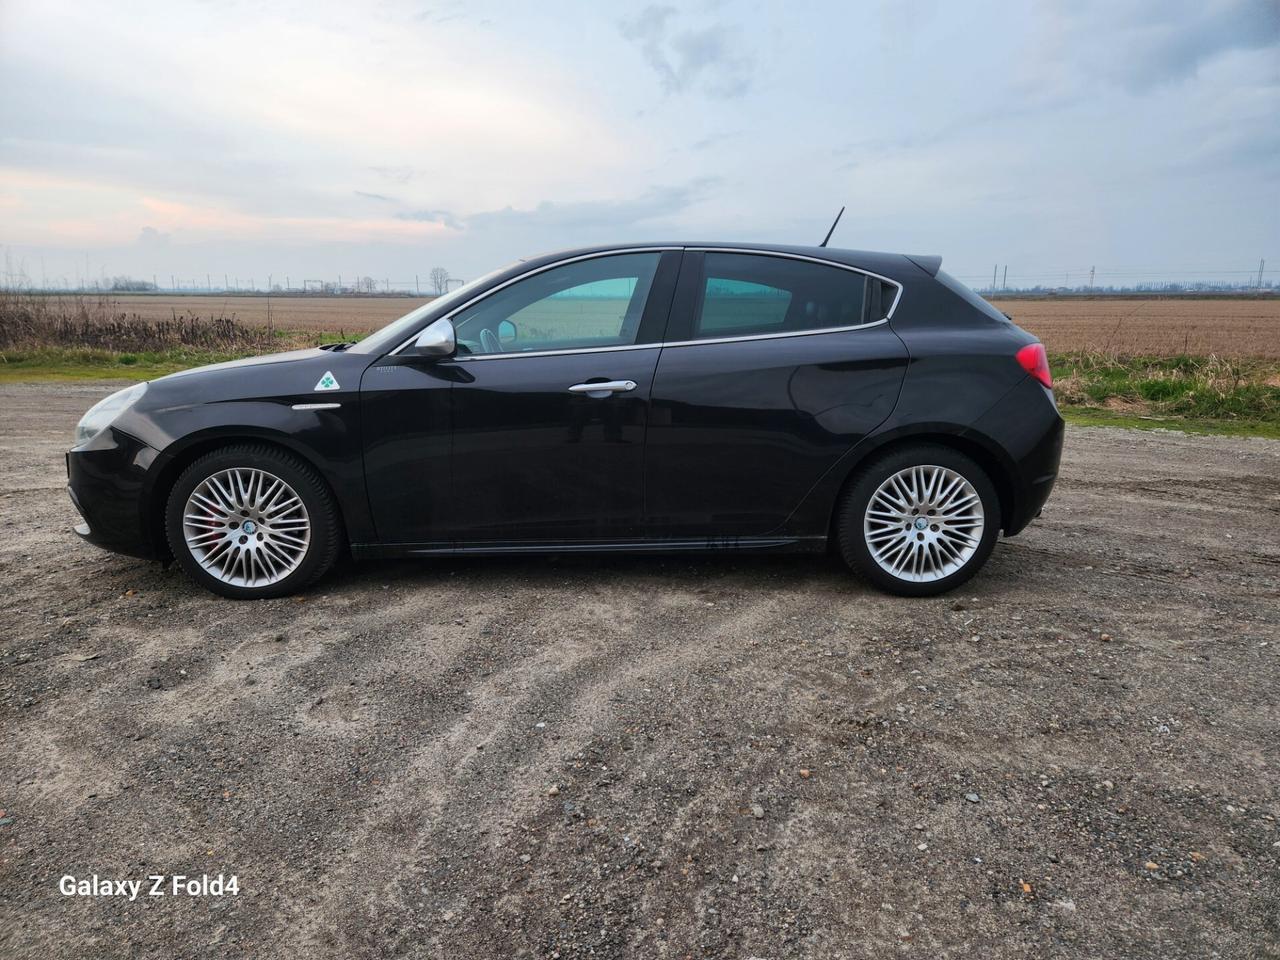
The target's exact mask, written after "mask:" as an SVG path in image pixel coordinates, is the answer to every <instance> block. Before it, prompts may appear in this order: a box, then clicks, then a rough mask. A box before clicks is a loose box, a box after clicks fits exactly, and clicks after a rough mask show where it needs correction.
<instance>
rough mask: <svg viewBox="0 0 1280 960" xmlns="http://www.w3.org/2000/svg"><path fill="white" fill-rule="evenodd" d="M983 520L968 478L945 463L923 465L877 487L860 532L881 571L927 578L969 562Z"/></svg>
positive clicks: (921, 579)
mask: <svg viewBox="0 0 1280 960" xmlns="http://www.w3.org/2000/svg"><path fill="white" fill-rule="evenodd" d="M985 522H986V521H985V517H984V516H983V512H982V498H981V497H980V496H978V491H977V490H975V489H974V486H973V484H972V483H970V482H969V481H968V480H966V479H965V478H964V476H963V475H961V474H959V473H957V472H956V471H954V470H951V469H948V468H947V467H939V466H931V465H921V466H916V467H907V468H905V469H903V470H899V471H898V472H897V473H895V474H893V475H892V476H891V477H889V478H888V479H887V480H885V481H884V483H882V484H880V486H879V487H877V488H876V492H875V493H873V494H872V495H871V500H870V502H869V503H868V504H867V512H866V515H865V516H864V517H863V521H862V531H863V536H864V537H865V538H866V541H867V549H868V550H869V551H870V552H871V556H872V558H873V559H874V560H875V562H876V563H877V564H879V565H880V568H881V569H882V570H884V571H885V572H886V573H888V574H890V575H891V576H894V577H897V578H898V579H899V580H910V581H913V582H915V583H931V582H933V581H935V580H941V579H942V578H943V577H948V576H950V575H951V574H953V573H955V572H956V571H957V570H960V569H961V568H963V567H964V565H965V564H966V563H968V562H969V560H970V558H971V557H972V556H973V555H974V553H975V552H976V551H977V549H978V544H979V543H981V542H982V531H983V526H984V524H985Z"/></svg>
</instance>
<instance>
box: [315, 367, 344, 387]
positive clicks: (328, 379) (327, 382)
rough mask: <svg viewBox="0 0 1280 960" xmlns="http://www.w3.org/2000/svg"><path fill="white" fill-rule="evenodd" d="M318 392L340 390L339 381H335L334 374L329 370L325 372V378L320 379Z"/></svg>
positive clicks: (317, 385)
mask: <svg viewBox="0 0 1280 960" xmlns="http://www.w3.org/2000/svg"><path fill="white" fill-rule="evenodd" d="M316 389H317V390H340V389H341V387H339V386H338V381H337V380H335V379H334V377H333V374H332V373H330V372H329V371H328V370H326V371H325V372H324V376H323V377H321V378H320V382H319V383H317V384H316Z"/></svg>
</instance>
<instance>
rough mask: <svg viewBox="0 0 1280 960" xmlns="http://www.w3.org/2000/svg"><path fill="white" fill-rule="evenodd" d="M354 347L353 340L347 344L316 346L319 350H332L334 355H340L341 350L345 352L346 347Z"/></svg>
mask: <svg viewBox="0 0 1280 960" xmlns="http://www.w3.org/2000/svg"><path fill="white" fill-rule="evenodd" d="M355 345H356V342H355V341H354V340H351V341H349V342H348V343H321V344H317V346H318V347H319V348H320V349H321V350H332V351H333V352H334V353H341V352H342V351H343V350H346V349H347V348H348V347H354V346H355Z"/></svg>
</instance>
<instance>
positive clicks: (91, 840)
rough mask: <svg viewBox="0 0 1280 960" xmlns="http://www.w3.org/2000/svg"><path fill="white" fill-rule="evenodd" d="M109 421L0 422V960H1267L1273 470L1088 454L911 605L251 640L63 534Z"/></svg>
mask: <svg viewBox="0 0 1280 960" xmlns="http://www.w3.org/2000/svg"><path fill="white" fill-rule="evenodd" d="M105 389H106V387H105V385H101V384H97V385H90V384H80V385H64V384H49V385H9V386H4V387H2V388H0V406H2V407H3V410H4V417H3V420H2V421H0V451H2V455H0V503H2V504H3V509H2V510H0V523H2V524H3V526H2V527H0V530H2V531H3V534H4V536H3V537H2V538H0V582H3V583H4V585H5V589H4V591H3V595H2V598H0V602H2V603H3V620H2V621H0V622H3V624H4V629H3V635H2V636H0V664H2V666H0V956H4V957H6V958H21V957H39V958H42V960H45V958H50V957H57V958H62V957H81V956H83V957H142V956H166V957H168V956H195V955H217V956H241V955H244V956H260V957H289V956H305V957H335V958H338V957H341V958H353V957H371V958H372V957H390V956H406V957H419V956H421V957H440V958H468V960H470V958H489V957H492V958H499V957H502V958H506V957H538V958H554V957H561V958H569V957H595V958H611V957H643V958H668V957H669V958H684V957H697V958H702V957H725V958H739V960H746V958H751V957H756V958H790V957H806V958H836V957H903V956H919V957H928V958H939V957H965V958H969V957H974V956H979V957H983V958H1003V957H1037V958H1039V957H1082V958H1085V957H1087V958H1096V957H1272V956H1280V946H1278V944H1280V826H1278V824H1277V820H1276V818H1277V816H1280V705H1278V704H1277V700H1278V691H1280V685H1278V683H1277V681H1278V680H1280V534H1278V533H1277V531H1278V530H1280V482H1278V478H1280V443H1276V442H1273V441H1264V440H1233V439H1223V438H1214V437H1187V436H1182V435H1178V434H1171V433H1141V432H1128V431H1119V430H1104V429H1073V430H1070V431H1069V434H1068V438H1067V449H1066V454H1065V460H1064V464H1063V475H1062V478H1061V480H1060V482H1059V485H1058V489H1057V491H1056V493H1055V495H1054V497H1053V499H1052V500H1050V503H1049V506H1048V509H1047V510H1046V513H1045V516H1044V517H1043V518H1042V519H1041V520H1040V521H1038V522H1037V523H1035V524H1034V525H1033V526H1032V527H1031V528H1030V529H1029V530H1027V531H1026V532H1025V533H1024V534H1022V535H1020V536H1019V537H1017V538H1015V539H1013V540H1010V541H1008V542H1005V543H1001V544H999V545H998V546H997V547H996V551H995V554H994V555H993V557H992V559H991V561H990V563H989V564H988V566H987V568H986V570H985V572H984V573H983V574H981V575H980V576H979V577H978V579H977V580H975V581H973V582H971V583H970V584H969V585H967V586H966V587H964V588H963V589H962V592H961V593H959V594H953V595H949V596H946V597H941V598H935V599H930V600H903V599H897V598H892V597H887V596H883V595H880V594H878V593H874V592H872V591H871V590H869V589H868V588H866V587H864V586H863V585H861V584H860V583H858V582H857V581H856V580H853V579H851V578H850V576H849V575H847V574H846V573H845V572H844V570H843V569H842V568H841V567H840V566H839V565H838V564H837V563H836V562H834V561H832V560H828V559H825V558H796V557H774V558H764V557H753V558H741V557H723V556H722V557H718V558H707V559H662V558H654V557H646V558H630V559H621V558H607V559H599V558H584V557H578V558H573V559H531V558H521V559H518V560H479V559H477V560H469V561H466V562H462V561H457V562H454V561H444V560H441V561H433V562H416V563H408V562H406V563H376V564H365V565H358V566H348V567H347V568H345V569H342V570H340V571H338V572H337V573H336V574H334V575H332V576H330V577H329V578H327V579H326V580H324V581H322V582H321V584H320V585H319V586H318V587H317V588H316V589H314V590H312V591H311V592H310V593H308V594H307V595H306V596H305V597H302V598H296V599H285V600H275V601H267V602H260V603H235V602H231V601H226V600H219V599H215V598H214V597H212V596H210V595H207V594H205V593H203V592H201V591H200V590H198V589H197V588H195V587H194V586H193V585H192V584H191V583H189V582H188V581H187V580H186V579H185V578H184V577H183V576H182V575H181V574H180V573H179V572H178V571H177V570H176V569H169V570H163V569H161V568H160V567H159V566H158V565H151V564H146V563H143V562H140V561H134V560H131V559H127V558H123V557H116V556H111V555H109V554H106V553H103V552H100V551H98V550H97V549H95V548H93V547H91V546H88V545H85V544H81V543H80V542H78V541H77V540H76V539H75V537H74V536H73V535H72V534H71V533H70V530H69V527H70V524H71V523H72V521H73V512H72V508H71V505H70V503H69V501H68V500H67V497H66V494H65V492H64V490H63V486H64V483H65V478H64V470H63V464H62V451H63V450H64V448H65V447H66V445H67V441H68V438H69V437H70V433H71V429H72V426H73V424H74V423H75V421H76V419H77V418H78V416H79V414H80V413H81V412H82V411H83V410H84V409H85V408H86V407H88V406H89V405H90V403H92V402H93V401H94V400H95V399H96V398H97V397H98V396H101V395H102V394H103V393H104V392H105ZM94 874H96V875H98V876H99V877H101V878H110V879H142V880H144V881H145V879H146V877H147V876H148V875H151V874H161V875H164V876H169V875H172V874H183V875H189V876H190V875H194V876H197V877H199V876H200V875H203V874H208V875H210V876H217V875H218V874H222V875H223V876H224V877H229V876H230V875H232V874H234V875H236V877H237V878H238V882H239V894H238V895H237V896H230V895H224V896H222V897H213V896H204V897H199V896H197V897H190V896H186V895H185V894H183V895H179V896H176V897H175V896H172V895H169V896H165V897H148V896H145V891H144V895H143V896H140V897H139V898H138V899H137V900H135V901H132V902H131V901H129V900H128V899H127V898H122V897H96V898H95V897H77V896H64V895H63V894H61V893H60V892H59V889H58V884H59V878H60V877H63V876H65V875H71V876H74V877H76V878H77V879H80V878H85V879H87V878H89V877H91V876H93V875H94ZM145 886H147V884H145V883H144V888H145ZM166 889H167V888H166Z"/></svg>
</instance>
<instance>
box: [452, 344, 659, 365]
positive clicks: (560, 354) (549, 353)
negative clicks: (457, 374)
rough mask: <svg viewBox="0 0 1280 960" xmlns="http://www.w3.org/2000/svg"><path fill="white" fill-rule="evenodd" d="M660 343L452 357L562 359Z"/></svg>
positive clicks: (472, 359)
mask: <svg viewBox="0 0 1280 960" xmlns="http://www.w3.org/2000/svg"><path fill="white" fill-rule="evenodd" d="M663 346H665V344H662V343H622V344H619V345H618V346H616V347H568V348H566V349H564V350H530V351H528V352H527V353H469V354H467V355H466V356H461V357H458V356H454V357H450V358H449V359H450V360H452V361H453V362H454V363H473V362H475V361H476V360H518V359H519V358H521V357H564V356H568V355H569V354H574V353H621V352H622V351H623V350H661V349H662V348H663Z"/></svg>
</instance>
